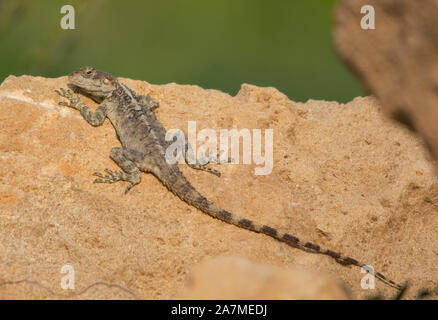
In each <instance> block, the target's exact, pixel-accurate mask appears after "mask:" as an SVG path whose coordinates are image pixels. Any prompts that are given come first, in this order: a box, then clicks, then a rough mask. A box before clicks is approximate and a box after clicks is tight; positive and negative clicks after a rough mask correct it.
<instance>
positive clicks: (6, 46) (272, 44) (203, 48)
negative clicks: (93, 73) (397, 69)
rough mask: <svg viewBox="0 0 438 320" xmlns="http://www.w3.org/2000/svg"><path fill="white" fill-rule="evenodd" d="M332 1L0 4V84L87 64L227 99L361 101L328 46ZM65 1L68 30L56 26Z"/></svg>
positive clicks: (6, 0)
mask: <svg viewBox="0 0 438 320" xmlns="http://www.w3.org/2000/svg"><path fill="white" fill-rule="evenodd" d="M335 3H336V1H335V0H305V1H304V0H295V1H292V0H289V1H288V0H271V1H268V0H236V1H231V0H207V1H206V0H172V1H149V0H148V1H138V0H135V1H134V0H127V1H117V0H88V1H85V0H84V1H80V0H75V1H71V2H64V1H59V0H47V1H34V0H0V81H3V79H4V78H6V77H7V76H8V75H9V74H14V75H21V74H30V75H39V76H44V77H59V76H62V75H66V74H68V73H70V72H71V71H73V70H75V69H77V68H79V67H81V66H84V65H92V66H94V67H96V68H97V69H100V70H104V71H107V72H109V73H112V74H114V75H116V76H121V77H129V78H133V79H139V80H145V81H148V82H150V83H154V84H163V83H168V82H176V83H181V84H196V85H199V86H201V87H204V88H214V89H219V90H222V91H225V92H228V93H230V94H232V95H234V94H236V93H237V91H238V90H239V88H240V85H241V84H242V83H250V84H255V85H259V86H273V87H276V88H277V89H279V90H280V91H282V92H283V93H285V94H286V95H287V96H288V97H289V98H290V99H292V100H294V101H306V100H307V99H310V98H311V99H325V100H336V101H340V102H347V101H349V100H351V99H352V98H353V97H355V96H358V95H364V91H363V89H362V88H361V87H360V86H359V84H358V82H357V81H356V80H355V79H354V78H353V76H352V75H351V74H350V72H349V71H348V70H347V69H346V68H345V67H344V66H343V65H342V63H341V62H340V60H339V58H338V57H337V56H336V55H335V53H334V50H333V47H332V16H333V9H334V6H335ZM65 4H71V5H73V6H74V8H75V14H76V19H75V21H76V29H75V30H63V29H61V27H60V20H61V18H62V16H63V15H62V14H61V13H60V9H61V7H62V6H63V5H65Z"/></svg>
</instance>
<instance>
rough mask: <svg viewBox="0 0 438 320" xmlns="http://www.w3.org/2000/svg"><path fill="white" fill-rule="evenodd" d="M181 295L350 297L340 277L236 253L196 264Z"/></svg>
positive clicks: (232, 297)
mask: <svg viewBox="0 0 438 320" xmlns="http://www.w3.org/2000/svg"><path fill="white" fill-rule="evenodd" d="M176 297H177V298H180V299H214V300H225V299H232V300H235V299H244V300H254V299H268V300H279V299H288V300H309V299H350V298H351V296H350V294H349V291H348V289H347V288H346V287H345V286H344V285H343V284H342V283H341V282H339V281H333V280H329V277H327V276H323V275H320V274H316V273H314V272H309V271H307V270H303V269H302V268H298V267H295V268H279V267H272V266H266V265H262V264H257V263H254V262H251V261H249V260H246V259H242V258H238V257H216V258H211V259H207V260H206V261H203V262H201V263H200V264H198V265H196V266H195V267H194V268H193V270H192V272H191V273H190V274H189V276H188V279H187V284H186V286H185V287H184V288H183V290H182V292H180V293H179V294H177V296H176Z"/></svg>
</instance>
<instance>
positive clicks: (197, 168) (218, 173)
mask: <svg viewBox="0 0 438 320" xmlns="http://www.w3.org/2000/svg"><path fill="white" fill-rule="evenodd" d="M189 167H190V168H192V169H196V170H202V171H206V172H209V173H212V174H214V175H216V176H218V177H220V176H221V173H220V172H219V171H217V170H215V169H212V168H207V167H206V166H205V165H202V164H189Z"/></svg>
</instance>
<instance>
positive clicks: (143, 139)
mask: <svg viewBox="0 0 438 320" xmlns="http://www.w3.org/2000/svg"><path fill="white" fill-rule="evenodd" d="M68 79H69V82H70V84H71V85H73V87H75V88H77V89H78V90H79V91H80V92H82V93H84V94H86V95H88V96H89V97H91V98H93V100H95V101H96V102H99V103H100V105H99V107H98V108H97V110H96V111H95V112H93V111H92V110H90V108H89V107H88V106H87V105H86V104H85V103H84V102H82V100H81V98H80V96H79V95H77V94H74V93H73V92H72V91H70V90H66V89H63V88H61V89H60V90H59V91H58V90H56V92H57V93H58V94H59V95H61V96H62V97H65V98H67V99H68V100H69V102H64V101H63V102H60V105H64V106H68V107H71V108H74V109H77V110H79V111H80V112H81V115H82V116H83V117H84V119H85V120H86V121H87V122H88V123H89V124H91V125H93V126H100V125H101V124H102V123H103V122H104V120H105V118H108V119H109V120H110V121H111V123H112V125H113V126H114V129H115V130H116V133H117V136H118V138H119V140H120V142H121V144H122V147H114V148H112V149H111V152H110V158H111V159H112V160H113V161H114V162H115V163H116V164H117V165H118V166H119V167H120V168H121V169H122V171H112V170H109V169H105V172H106V173H107V174H106V175H104V174H101V173H97V172H96V173H94V175H96V176H97V177H98V178H97V179H96V180H95V181H94V182H96V183H114V182H117V181H127V182H129V185H128V187H127V188H126V191H125V193H126V192H128V191H129V190H130V189H131V188H132V187H133V186H135V185H136V184H138V183H140V181H141V172H145V173H152V174H153V175H155V177H157V178H158V180H160V181H161V182H162V183H163V184H164V185H165V186H166V187H167V188H168V189H169V190H170V191H171V192H172V193H174V194H175V195H176V196H178V197H179V198H180V199H181V200H183V201H185V202H186V203H188V204H189V205H191V206H193V207H195V208H197V209H199V210H201V211H202V212H204V213H206V214H208V215H210V216H212V217H214V218H216V219H219V220H222V221H224V222H227V223H230V224H233V225H235V226H238V227H240V228H244V229H248V230H250V231H254V232H258V233H263V234H265V235H267V236H270V237H272V238H274V239H277V240H279V241H281V242H284V243H286V244H288V245H290V246H292V247H297V248H301V249H304V250H306V251H311V252H314V253H320V254H325V255H328V256H330V257H332V258H334V259H335V260H336V261H337V262H339V263H341V264H344V265H354V266H357V267H363V266H365V265H366V264H364V263H362V262H359V261H357V260H355V259H353V258H350V257H348V256H344V255H342V254H341V253H338V252H335V251H332V250H330V249H327V248H323V247H321V246H319V245H317V244H314V243H311V242H308V241H303V240H301V239H299V238H298V237H296V236H293V235H291V234H289V233H287V232H285V231H282V230H280V229H276V228H272V227H270V226H267V225H263V224H260V223H257V222H255V221H251V220H248V219H245V218H242V217H239V216H237V215H235V214H233V213H230V212H228V211H226V210H223V209H222V208H220V207H218V206H216V205H215V204H214V203H212V202H210V201H209V200H207V199H206V198H205V197H203V196H202V195H201V194H200V193H199V192H198V191H197V190H196V189H195V188H194V187H193V186H192V185H191V184H190V183H189V182H188V181H187V180H186V178H185V177H184V176H183V174H182V173H181V171H180V170H179V168H178V166H177V165H173V164H169V163H168V162H167V161H166V159H165V152H166V148H167V147H168V146H169V143H171V142H168V141H166V140H165V134H166V131H165V129H164V127H163V126H162V125H161V123H160V122H159V121H158V120H157V118H156V116H155V114H154V110H155V109H156V108H158V106H159V105H158V103H157V102H156V101H155V100H154V99H152V98H151V97H150V96H149V95H147V96H139V95H136V94H135V92H134V91H133V90H131V89H130V88H128V87H127V86H125V85H124V84H122V83H120V82H119V81H118V80H117V78H115V77H113V76H112V75H110V74H108V73H105V72H102V71H98V70H96V69H94V68H92V67H83V68H81V69H79V70H77V71H75V72H73V73H71V74H70V75H69V76H68ZM186 148H187V146H186ZM189 166H191V167H192V168H194V169H199V170H204V171H208V172H211V173H213V174H216V175H217V176H220V174H219V172H217V171H216V170H213V169H210V168H207V167H205V166H203V165H200V164H192V165H189ZM375 276H376V278H377V279H379V280H381V281H383V282H384V283H386V284H387V285H389V286H391V287H394V288H396V289H400V288H401V286H400V285H398V284H396V283H394V282H393V281H392V280H389V279H387V278H386V277H385V276H384V275H382V274H381V273H379V272H375Z"/></svg>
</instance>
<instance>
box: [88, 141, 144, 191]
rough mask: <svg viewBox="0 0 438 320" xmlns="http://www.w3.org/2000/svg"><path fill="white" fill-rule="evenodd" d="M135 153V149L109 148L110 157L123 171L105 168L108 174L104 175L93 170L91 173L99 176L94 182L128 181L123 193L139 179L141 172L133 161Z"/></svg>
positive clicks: (137, 182) (138, 181)
mask: <svg viewBox="0 0 438 320" xmlns="http://www.w3.org/2000/svg"><path fill="white" fill-rule="evenodd" d="M136 156H137V154H136V153H135V151H132V150H129V149H126V148H120V147H115V148H112V149H111V152H110V158H111V159H112V160H113V161H114V162H115V163H116V164H117V165H118V166H119V167H120V168H122V170H123V171H113V170H110V169H105V172H106V173H108V175H104V174H102V173H99V172H95V173H94V174H93V175H95V176H97V177H99V178H98V179H95V180H94V183H114V182H117V181H128V182H130V184H129V185H128V187H127V188H126V189H125V194H126V193H128V191H129V190H131V188H132V187H133V186H135V185H136V184H139V183H140V181H141V172H140V169H139V168H138V167H137V165H136V164H135V162H134V161H133V160H134V159H135V158H136Z"/></svg>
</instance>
